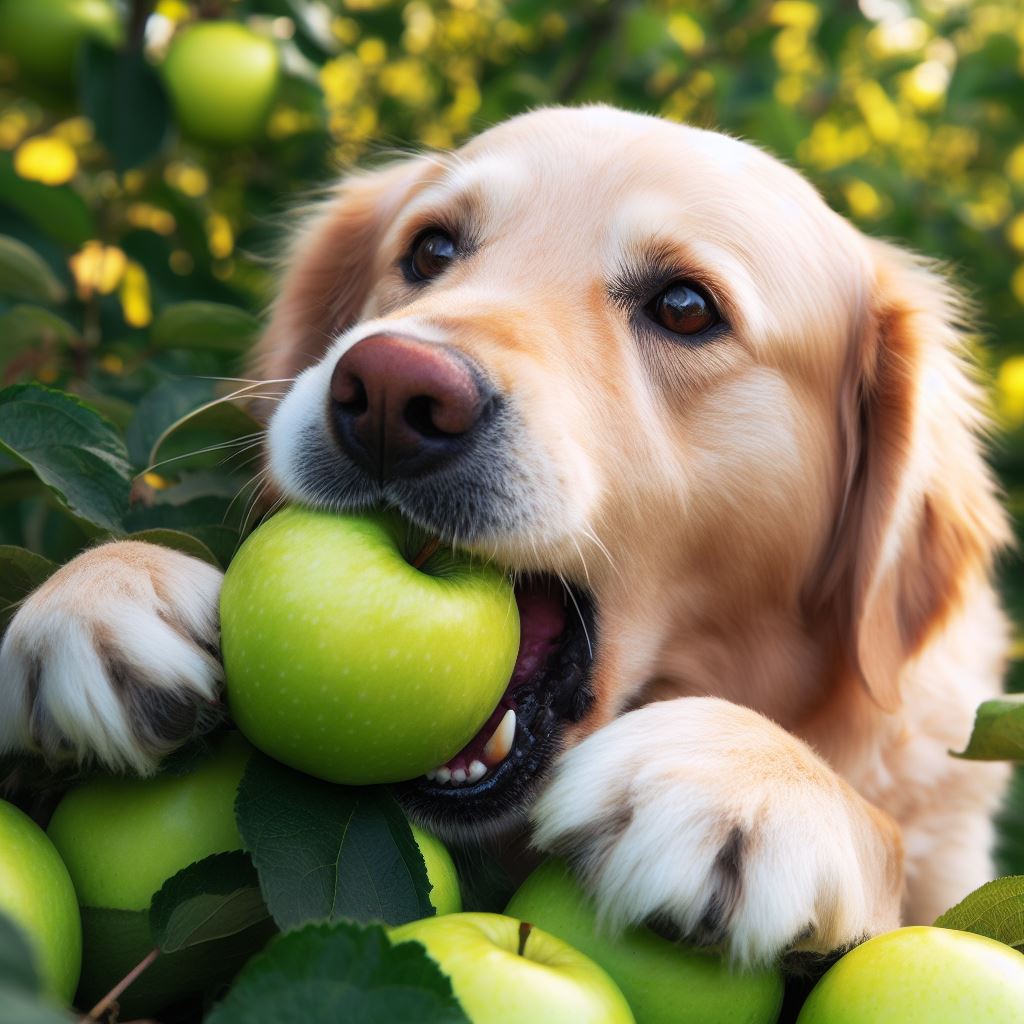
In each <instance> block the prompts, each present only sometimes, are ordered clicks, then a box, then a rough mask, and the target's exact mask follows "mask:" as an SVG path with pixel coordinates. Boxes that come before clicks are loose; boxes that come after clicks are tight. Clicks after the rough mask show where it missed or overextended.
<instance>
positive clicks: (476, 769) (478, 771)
mask: <svg viewBox="0 0 1024 1024" xmlns="http://www.w3.org/2000/svg"><path fill="white" fill-rule="evenodd" d="M486 774H487V765H485V764H484V763H483V761H470V763H469V773H468V774H467V776H466V778H467V779H469V781H470V782H479V781H480V780H481V779H482V778H483V777H484V776H485V775H486Z"/></svg>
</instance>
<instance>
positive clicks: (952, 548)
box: [815, 241, 1010, 710]
mask: <svg viewBox="0 0 1024 1024" xmlns="http://www.w3.org/2000/svg"><path fill="white" fill-rule="evenodd" d="M868 246H869V253H870V259H871V261H872V264H873V277H874V280H873V282H872V293H871V295H870V298H869V301H868V303H867V308H866V309H865V312H864V317H863V323H862V325H861V328H860V329H859V331H858V332H857V336H856V337H855V338H854V339H853V340H852V344H851V347H850V351H849V355H848V359H847V366H846V369H845V377H844V381H843V385H842V394H841V398H840V410H839V411H840V436H841V438H842V443H843V459H844V470H843V481H842V490H841V492H840V508H839V510H838V514H837V519H836V528H835V533H834V537H833V541H832V544H831V548H830V550H829V552H828V554H827V556H826V560H825V564H824V565H823V567H822V573H821V575H820V576H819V581H820V582H821V584H822V585H821V587H820V589H819V588H817V587H816V588H815V590H816V592H817V601H816V603H818V601H820V602H822V603H821V604H818V608H819V610H825V611H827V614H828V617H829V618H830V619H831V621H832V628H833V629H834V631H835V635H836V637H837V638H838V645H839V655H840V658H841V662H840V664H843V665H845V666H846V667H847V669H852V670H853V671H854V672H856V673H858V674H859V675H860V677H861V679H862V680H863V682H864V683H865V684H866V686H867V687H868V690H869V692H870V693H871V695H872V696H873V697H874V699H875V701H876V702H877V703H878V704H879V705H880V706H881V707H882V708H884V709H886V710H894V709H895V708H896V707H898V706H899V703H900V691H899V683H900V675H901V672H902V669H903V667H904V665H905V664H906V663H907V661H908V660H909V659H910V658H912V657H913V656H914V655H915V653H916V652H917V651H919V650H920V649H921V647H922V645H923V643H924V642H925V640H926V639H927V638H928V636H929V634H930V632H931V631H932V630H933V629H935V628H937V627H938V626H940V625H941V624H942V622H943V621H944V619H945V617H946V615H947V614H948V613H949V612H950V610H952V609H954V608H955V607H956V606H957V605H958V603H959V602H960V600H961V598H962V596H963V595H964V593H965V590H966V589H967V588H969V587H970V586H971V585H973V584H977V583H978V582H979V581H980V580H982V579H984V578H985V576H986V574H987V573H988V572H989V571H990V568H991V562H992V556H993V553H994V551H995V550H996V549H997V548H998V547H999V546H1001V545H1002V544H1005V543H1007V542H1008V541H1009V539H1010V534H1009V528H1008V525H1007V520H1006V517H1005V514H1004V512H1003V510H1002V508H1001V506H1000V504H999V501H998V499H997V491H996V486H995V484H994V482H993V478H992V475H991V473H990V471H989V469H988V467H987V466H986V464H985V461H984V458H983V454H982V450H981V435H982V434H983V432H984V429H985V425H986V419H985V415H984V412H983V401H982V399H983V392H982V389H981V388H980V386H979V385H978V383H977V382H976V381H975V380H974V379H973V378H972V375H971V370H970V366H969V363H968V360H967V358H966V352H965V351H964V349H965V338H964V332H963V328H962V326H961V325H962V324H963V323H964V322H965V321H966V320H967V319H968V316H967V310H966V307H965V304H964V303H963V301H962V299H961V298H960V296H959V295H958V293H957V292H956V290H955V289H954V288H953V287H952V286H951V285H950V283H949V282H948V281H947V280H946V279H945V278H944V277H943V276H942V275H941V274H940V273H938V272H937V271H936V270H935V269H934V268H931V267H929V266H928V265H927V264H926V263H925V261H924V260H922V259H920V258H918V257H915V256H912V255H910V254H909V253H906V252H904V251H902V250H900V249H897V248H895V247H894V246H890V245H887V244H884V243H881V242H875V241H870V242H869V243H868Z"/></svg>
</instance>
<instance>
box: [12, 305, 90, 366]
mask: <svg viewBox="0 0 1024 1024" xmlns="http://www.w3.org/2000/svg"><path fill="white" fill-rule="evenodd" d="M77 334H78V332H77V331H76V330H75V329H74V327H72V326H71V324H69V323H68V322H67V320H64V319H63V318H61V317H59V316H57V314H56V313H51V312H50V311H49V310H48V309H40V308H39V307H38V306H15V307H14V308H13V309H9V310H7V312H6V313H4V314H3V315H2V316H0V362H2V363H7V361H8V360H10V359H12V358H13V357H14V356H16V355H18V354H19V353H21V352H24V351H25V350H26V349H29V348H31V349H36V350H39V349H42V350H44V351H45V350H46V349H48V348H55V347H58V346H59V347H61V348H64V347H66V346H67V345H68V344H69V343H70V342H71V341H72V340H74V338H75V337H76V336H77Z"/></svg>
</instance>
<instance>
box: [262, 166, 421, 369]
mask: <svg viewBox="0 0 1024 1024" xmlns="http://www.w3.org/2000/svg"><path fill="white" fill-rule="evenodd" d="M431 169H433V170H435V171H436V161H434V160H431V159H430V158H429V157H412V158H408V159H405V160H402V161H400V162H398V163H393V164H390V165H388V166H386V167H383V168H380V169H378V170H373V171H364V172H359V173H356V174H352V175H350V176H348V177H346V178H345V179H343V180H342V181H341V182H340V183H339V184H338V185H336V186H335V187H334V188H333V189H332V190H331V191H330V193H329V194H328V195H327V197H326V198H325V199H322V200H320V201H319V202H317V203H316V204H315V205H314V206H312V207H311V208H309V209H307V210H305V211H298V212H297V214H296V216H297V217H298V219H299V226H298V228H297V229H296V230H295V231H294V232H293V234H292V236H291V242H290V245H289V246H288V247H287V250H286V252H285V254H284V259H283V260H282V267H283V269H284V274H283V277H282V279H281V284H280V289H279V291H278V295H277V298H276V299H275V300H274V303H273V305H272V306H271V315H270V322H269V324H268V326H267V328H266V330H265V331H264V332H263V336H262V337H261V338H260V340H259V342H257V344H256V345H255V346H254V348H253V350H252V353H251V354H250V358H249V371H250V375H252V376H254V377H256V378H257V379H260V380H288V379H291V378H292V377H294V376H295V375H296V374H297V373H298V372H299V371H300V370H303V369H305V368H306V367H307V366H310V365H312V364H313V363H315V362H316V361H317V360H318V359H319V358H320V357H321V356H322V355H323V354H324V352H325V351H326V350H327V348H328V347H329V346H330V344H331V342H332V341H333V340H334V339H335V338H336V337H337V336H338V335H339V334H340V333H341V332H342V331H343V330H345V329H346V328H347V327H348V326H350V325H351V324H352V323H353V322H354V321H356V320H357V319H358V318H359V315H360V313H361V311H362V309H363V306H364V305H365V302H366V296H367V292H368V290H369V287H370V284H371V282H372V281H373V279H374V276H375V275H376V274H377V273H379V272H380V271H381V269H382V267H381V266H380V262H381V261H380V251H379V250H380V241H381V238H382V237H383V234H384V232H385V231H386V230H387V228H388V226H389V225H390V224H391V221H392V219H393V218H394V216H395V215H396V214H397V213H398V211H399V210H400V209H401V207H402V206H403V205H404V204H405V203H406V202H407V201H408V199H409V198H410V196H411V195H412V193H413V192H414V190H415V189H416V187H417V186H418V185H419V184H421V183H422V182H423V181H424V180H426V178H427V176H428V172H429V171H430V170H431Z"/></svg>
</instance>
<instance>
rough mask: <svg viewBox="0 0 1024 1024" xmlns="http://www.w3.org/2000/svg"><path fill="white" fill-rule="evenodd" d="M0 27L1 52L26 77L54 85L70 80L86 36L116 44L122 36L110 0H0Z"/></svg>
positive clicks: (63, 83)
mask: <svg viewBox="0 0 1024 1024" xmlns="http://www.w3.org/2000/svg"><path fill="white" fill-rule="evenodd" d="M0 27H2V29H3V30H2V31H0V51H2V52H3V53H9V54H10V55H11V56H12V57H14V59H15V60H16V61H17V64H18V69H19V70H20V71H21V73H22V74H23V75H25V77H26V78H29V79H32V80H33V81H35V82H38V83H39V84H41V85H49V86H54V87H66V86H68V85H70V84H71V81H72V78H73V76H74V67H75V54H76V52H77V50H78V47H79V45H80V44H81V43H82V42H83V41H84V40H86V39H96V40H99V41H101V42H105V43H107V44H108V45H110V46H116V45H117V44H118V43H119V42H120V41H121V37H122V30H121V22H120V20H119V18H118V16H117V8H116V7H115V6H114V4H113V3H112V2H111V0H0Z"/></svg>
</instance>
